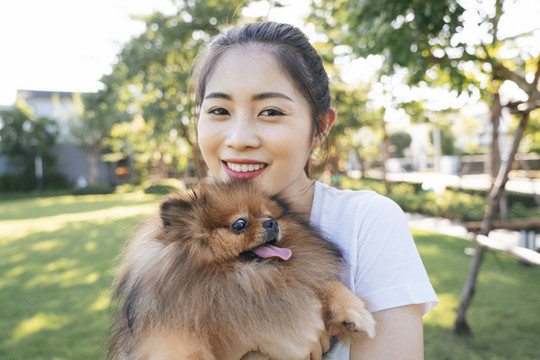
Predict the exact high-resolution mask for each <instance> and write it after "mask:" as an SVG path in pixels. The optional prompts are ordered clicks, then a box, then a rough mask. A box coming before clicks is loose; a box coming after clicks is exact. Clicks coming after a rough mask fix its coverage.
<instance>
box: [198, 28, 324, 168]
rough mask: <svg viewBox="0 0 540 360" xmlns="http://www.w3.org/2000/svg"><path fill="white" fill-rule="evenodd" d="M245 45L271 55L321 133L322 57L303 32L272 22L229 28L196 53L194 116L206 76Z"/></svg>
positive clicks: (206, 80) (204, 88) (320, 133)
mask: <svg viewBox="0 0 540 360" xmlns="http://www.w3.org/2000/svg"><path fill="white" fill-rule="evenodd" d="M249 45H262V46H264V48H265V49H267V50H268V51H269V52H270V53H271V54H273V55H274V56H275V58H276V60H277V62H278V64H279V65H280V66H281V67H282V68H283V70H284V71H285V73H286V74H287V76H288V77H289V78H290V79H291V81H292V83H293V85H294V86H295V87H296V88H297V90H298V91H299V92H300V93H301V94H302V96H303V97H304V98H305V99H306V101H307V103H308V105H309V107H310V111H311V119H312V124H313V129H314V131H316V132H317V133H318V134H319V136H323V134H324V131H323V129H325V128H326V126H327V124H325V123H324V119H325V114H326V113H327V111H328V109H329V108H330V90H329V86H328V75H327V74H326V71H325V70H324V67H323V62H322V58H321V56H320V55H319V53H318V52H317V50H315V48H314V47H313V46H312V45H311V44H310V42H309V40H308V38H307V37H306V35H305V34H304V33H303V32H302V31H301V30H299V29H298V28H296V27H294V26H292V25H289V24H280V23H275V22H259V23H250V24H247V25H244V26H242V27H240V28H231V29H229V30H227V31H226V32H225V33H223V34H221V35H218V36H217V37H216V38H215V39H214V40H213V41H212V42H211V43H210V45H209V46H208V48H207V49H206V52H203V53H200V54H199V56H198V57H197V60H196V62H195V69H194V70H195V71H194V78H195V109H196V116H198V111H199V108H200V106H201V104H202V101H203V98H204V94H205V92H206V85H207V83H208V79H209V78H210V76H211V75H212V71H213V70H214V69H215V67H216V66H215V65H216V64H217V62H218V61H219V59H220V58H221V56H222V55H223V54H224V53H225V52H226V51H227V50H229V49H231V48H236V47H243V46H244V47H245V46H249ZM310 168H311V162H310V161H308V164H306V173H307V174H308V176H310V175H311V169H310Z"/></svg>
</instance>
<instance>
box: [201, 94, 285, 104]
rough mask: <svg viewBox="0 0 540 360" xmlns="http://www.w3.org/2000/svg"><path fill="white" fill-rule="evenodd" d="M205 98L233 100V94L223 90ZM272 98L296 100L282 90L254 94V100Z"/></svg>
mask: <svg viewBox="0 0 540 360" xmlns="http://www.w3.org/2000/svg"><path fill="white" fill-rule="evenodd" d="M204 98H205V99H225V100H232V96H230V95H228V94H225V93H222V92H213V93H210V94H208V95H206V96H205V97H204ZM271 98H279V99H285V100H289V101H292V102H294V100H293V99H291V98H290V97H288V96H287V95H285V94H283V93H280V92H265V93H260V94H256V95H253V96H252V98H251V99H252V100H253V101H257V100H264V99H271Z"/></svg>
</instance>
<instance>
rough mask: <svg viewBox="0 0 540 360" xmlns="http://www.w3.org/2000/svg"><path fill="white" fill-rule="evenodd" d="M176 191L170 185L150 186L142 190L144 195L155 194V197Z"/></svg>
mask: <svg viewBox="0 0 540 360" xmlns="http://www.w3.org/2000/svg"><path fill="white" fill-rule="evenodd" d="M176 190H178V189H177V188H175V187H174V186H171V185H150V186H149V187H147V188H146V189H144V193H145V194H155V195H167V194H170V193H171V192H173V191H176Z"/></svg>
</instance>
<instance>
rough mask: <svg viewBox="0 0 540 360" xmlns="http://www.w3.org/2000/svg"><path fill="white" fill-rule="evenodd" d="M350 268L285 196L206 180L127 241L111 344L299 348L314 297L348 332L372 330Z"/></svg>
mask: <svg viewBox="0 0 540 360" xmlns="http://www.w3.org/2000/svg"><path fill="white" fill-rule="evenodd" d="M343 268H344V260H343V257H342V255H341V253H340V251H339V249H337V248H336V246H334V245H333V244H331V243H330V242H328V241H327V240H325V239H324V238H323V237H322V236H321V235H320V234H319V233H318V232H317V231H316V230H314V229H313V228H312V227H311V226H309V224H308V223H307V222H306V221H305V220H303V219H302V218H301V217H300V216H298V215H297V214H295V213H293V212H292V211H291V210H290V206H289V204H288V203H287V202H286V201H285V200H283V199H282V198H280V197H279V196H268V195H267V194H266V193H264V192H263V191H261V190H259V189H257V188H255V187H254V186H253V185H252V184H250V183H249V182H246V181H241V182H234V181H231V182H217V181H216V182H213V183H210V182H203V183H201V184H200V185H199V186H198V187H197V188H196V189H195V190H193V191H190V192H186V193H181V194H176V195H174V196H171V197H169V198H167V199H165V200H164V201H162V203H161V205H160V211H159V214H156V215H154V216H153V217H151V218H149V219H147V220H146V221H145V222H144V223H143V224H142V225H141V226H140V227H139V228H138V230H136V231H135V233H134V235H133V236H132V238H131V240H130V241H129V242H128V243H127V245H126V247H125V249H124V251H123V254H122V260H121V264H120V269H119V272H118V274H117V277H116V279H115V282H114V298H115V299H116V303H117V305H118V312H117V315H116V318H115V321H114V324H113V327H112V335H111V339H110V348H109V356H110V358H112V359H114V360H119V359H137V360H138V359H201V360H202V359H204V360H206V359H219V360H224V359H234V360H237V359H241V358H243V359H246V358H250V359H252V358H257V359H259V358H264V359H268V358H270V359H298V358H299V355H298V354H295V353H294V349H296V348H297V346H296V345H298V344H297V343H295V341H298V340H296V338H295V334H297V333H299V332H300V331H301V329H302V327H303V326H306V324H307V323H308V320H307V319H311V318H312V317H313V309H320V311H321V313H320V317H321V318H322V319H323V321H324V323H325V326H326V329H327V330H328V332H329V334H330V335H331V336H337V338H338V339H339V340H341V341H349V340H351V339H352V340H354V339H355V338H358V337H361V336H364V335H363V334H367V336H369V337H373V336H374V332H375V322H374V320H373V318H372V316H371V314H370V313H369V312H368V311H367V310H366V308H365V305H364V303H363V302H362V301H361V300H360V299H359V298H358V297H357V296H355V295H354V294H353V293H352V292H351V291H350V290H348V289H347V288H346V287H345V286H344V285H343V284H342V283H341V282H340V281H339V279H340V277H341V274H342V271H343ZM268 339H271V341H267V340H268ZM276 344H279V345H276ZM304 348H305V347H304ZM246 354H248V355H246Z"/></svg>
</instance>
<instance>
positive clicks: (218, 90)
mask: <svg viewBox="0 0 540 360" xmlns="http://www.w3.org/2000/svg"><path fill="white" fill-rule="evenodd" d="M198 137H199V146H200V148H201V151H202V155H203V157H204V160H205V161H206V164H207V165H208V167H209V169H210V171H211V173H212V174H213V176H214V177H216V178H218V179H227V178H235V179H253V181H255V182H256V183H258V184H259V185H261V186H262V187H263V188H264V189H265V190H267V191H269V192H270V193H271V194H277V193H278V192H281V191H284V190H286V192H287V193H290V194H294V193H295V192H298V191H301V190H302V189H305V187H306V186H308V185H309V184H310V180H309V179H308V177H307V176H306V174H305V173H304V166H305V164H306V162H307V159H308V157H309V154H310V151H311V149H312V144H313V143H314V142H313V141H312V139H313V131H312V124H311V115H310V111H309V107H308V104H307V102H306V100H305V99H304V98H303V97H302V95H301V94H299V93H298V91H297V90H296V89H295V87H294V86H293V84H292V83H291V81H290V80H289V79H288V78H287V76H286V75H285V74H284V72H283V70H282V69H280V67H279V66H278V64H277V62H276V60H275V58H274V57H273V56H272V55H271V54H270V53H269V52H268V51H267V50H264V49H261V48H257V47H248V48H242V49H231V50H228V51H227V52H226V53H225V54H223V55H222V57H221V58H220V60H219V61H218V62H217V64H216V67H215V69H214V70H213V72H212V75H211V76H210V78H209V80H208V83H207V86H206V93H205V94H204V98H203V101H202V104H201V110H200V116H199V122H198Z"/></svg>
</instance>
